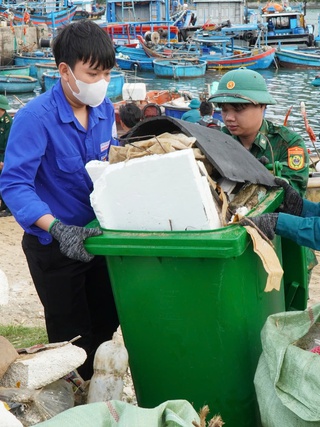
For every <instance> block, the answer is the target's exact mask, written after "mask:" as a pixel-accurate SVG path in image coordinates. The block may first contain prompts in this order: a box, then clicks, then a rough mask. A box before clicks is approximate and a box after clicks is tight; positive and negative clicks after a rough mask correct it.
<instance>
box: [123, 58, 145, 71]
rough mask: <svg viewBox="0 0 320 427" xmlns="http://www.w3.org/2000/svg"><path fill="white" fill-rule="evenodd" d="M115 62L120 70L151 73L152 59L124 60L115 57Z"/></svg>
mask: <svg viewBox="0 0 320 427" xmlns="http://www.w3.org/2000/svg"><path fill="white" fill-rule="evenodd" d="M116 61H117V64H118V66H119V67H120V68H121V70H132V71H135V70H137V71H153V59H152V58H146V59H124V58H119V57H116Z"/></svg>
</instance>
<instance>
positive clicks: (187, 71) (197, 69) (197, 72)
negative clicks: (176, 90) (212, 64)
mask: <svg viewBox="0 0 320 427" xmlns="http://www.w3.org/2000/svg"><path fill="white" fill-rule="evenodd" d="M206 68H207V61H204V60H201V59H194V60H188V59H176V60H174V59H159V58H158V59H154V61H153V70H154V74H155V75H156V76H158V77H165V78H174V79H181V78H193V77H202V76H204V75H205V73H206Z"/></svg>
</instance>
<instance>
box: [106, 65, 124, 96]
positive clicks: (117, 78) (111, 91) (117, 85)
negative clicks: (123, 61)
mask: <svg viewBox="0 0 320 427" xmlns="http://www.w3.org/2000/svg"><path fill="white" fill-rule="evenodd" d="M123 85H124V73H123V72H122V71H116V70H112V71H111V78H110V82H109V85H108V89H107V97H108V98H118V97H119V96H121V95H122V88H123Z"/></svg>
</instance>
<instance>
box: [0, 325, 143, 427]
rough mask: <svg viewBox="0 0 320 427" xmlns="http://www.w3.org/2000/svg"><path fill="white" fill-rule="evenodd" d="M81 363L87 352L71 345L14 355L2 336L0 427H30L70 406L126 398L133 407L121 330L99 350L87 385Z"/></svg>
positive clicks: (38, 347)
mask: <svg viewBox="0 0 320 427" xmlns="http://www.w3.org/2000/svg"><path fill="white" fill-rule="evenodd" d="M72 341H74V340H72ZM85 359H86V353H85V351H84V350H83V349H82V348H80V347H77V346H75V345H73V344H72V342H61V343H54V344H38V345H34V346H32V347H29V348H21V349H17V350H16V349H15V348H14V347H13V346H12V344H11V343H10V342H9V341H8V340H7V339H6V338H4V337H1V336H0V419H1V427H22V426H23V427H29V426H34V425H37V424H38V423H41V422H44V421H46V420H49V419H51V418H52V417H54V416H56V415H57V414H59V413H61V412H64V411H66V410H68V409H70V408H73V407H74V406H78V405H83V404H87V403H93V402H106V401H108V400H112V399H117V400H121V399H122V398H123V393H124V392H125V394H126V398H127V400H128V401H130V402H131V403H133V404H136V400H135V395H134V391H133V390H132V387H131V386H130V384H128V378H129V375H128V354H127V350H126V349H125V347H124V344H123V339H122V335H121V331H120V329H118V330H117V331H116V332H115V334H114V336H113V339H112V340H110V341H106V342H105V343H103V344H101V346H100V347H99V348H98V350H97V352H96V355H95V359H94V375H93V376H92V378H91V380H90V381H84V380H83V379H82V378H81V377H80V376H79V374H78V372H77V370H76V369H77V368H78V367H79V366H81V365H82V364H83V362H84V361H85ZM125 376H126V378H127V380H125ZM125 381H127V384H125Z"/></svg>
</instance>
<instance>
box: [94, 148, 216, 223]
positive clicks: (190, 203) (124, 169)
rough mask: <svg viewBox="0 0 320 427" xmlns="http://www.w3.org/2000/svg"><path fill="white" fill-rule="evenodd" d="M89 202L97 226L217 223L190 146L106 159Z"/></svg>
mask: <svg viewBox="0 0 320 427" xmlns="http://www.w3.org/2000/svg"><path fill="white" fill-rule="evenodd" d="M90 197H91V204H92V207H93V209H94V211H95V214H96V216H97V218H98V220H99V222H100V225H101V227H102V228H106V229H116V230H148V231H170V230H181V231H182V230H209V229H216V228H220V227H221V224H220V219H219V215H218V211H217V207H216V205H215V202H214V200H213V198H212V195H211V192H210V187H209V184H208V182H207V180H206V178H204V177H202V176H201V174H200V171H199V168H198V165H197V162H196V160H195V158H194V154H193V151H192V150H191V149H186V150H181V151H175V152H172V153H168V154H163V155H152V156H144V157H141V158H138V159H132V160H129V161H126V162H120V163H116V164H112V165H109V166H108V167H107V168H106V169H105V171H104V172H103V173H102V175H101V176H100V178H98V179H97V180H96V181H95V183H94V191H93V192H92V194H91V196H90Z"/></svg>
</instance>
